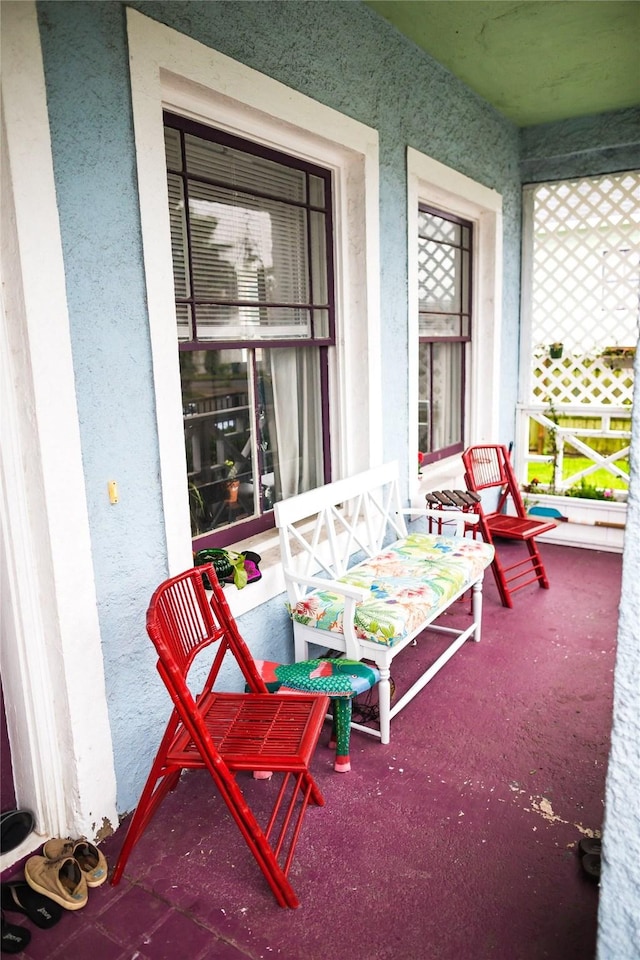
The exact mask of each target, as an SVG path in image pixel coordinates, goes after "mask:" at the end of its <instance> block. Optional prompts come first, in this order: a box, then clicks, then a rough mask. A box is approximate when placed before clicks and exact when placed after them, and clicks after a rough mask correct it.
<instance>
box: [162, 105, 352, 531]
mask: <svg viewBox="0 0 640 960" xmlns="http://www.w3.org/2000/svg"><path fill="white" fill-rule="evenodd" d="M165 149H166V158H167V177H168V192H169V208H170V220H171V241H172V254H173V272H174V284H175V293H176V316H177V322H178V340H179V352H180V375H181V384H182V405H183V418H184V433H185V444H186V454H187V471H188V483H189V504H190V512H191V527H192V535H193V537H194V538H197V541H196V543H197V546H198V547H201V546H205V545H211V544H215V543H218V544H220V543H225V542H227V543H228V542H231V541H232V540H237V539H240V538H241V537H243V536H247V535H249V534H251V533H256V532H258V531H259V530H261V529H265V528H266V527H268V526H270V525H272V523H273V520H272V513H271V509H272V507H273V503H274V502H275V501H276V500H281V499H285V498H286V497H290V496H293V495H294V494H297V493H301V492H303V491H305V490H309V489H311V488H313V487H317V486H319V485H321V484H322V483H324V482H325V481H326V480H327V479H329V474H330V469H329V435H328V434H329V430H328V397H327V389H328V350H329V348H330V347H331V346H332V345H333V344H334V329H335V317H334V298H333V266H332V246H333V241H332V222H331V209H332V199H331V174H330V172H329V171H327V170H325V169H323V168H321V167H316V166H314V165H312V164H309V163H306V162H303V161H301V160H298V159H296V158H293V157H289V156H286V155H284V154H281V153H278V152H275V151H272V150H268V149H266V148H264V147H261V146H258V145H257V144H254V143H251V142H247V141H244V140H241V139H239V138H237V137H234V136H231V135H229V134H226V133H224V132H221V131H218V130H214V129H211V128H209V127H206V126H203V125H201V124H196V123H194V122H192V121H189V120H186V119H184V118H181V117H176V116H173V115H170V114H166V115H165Z"/></svg>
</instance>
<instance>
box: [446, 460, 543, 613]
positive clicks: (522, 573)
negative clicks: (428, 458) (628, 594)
mask: <svg viewBox="0 0 640 960" xmlns="http://www.w3.org/2000/svg"><path fill="white" fill-rule="evenodd" d="M462 462H463V464H464V468H465V483H466V485H467V488H468V489H469V490H472V491H473V492H474V493H479V494H482V492H483V491H487V490H491V489H494V490H495V491H496V503H495V506H494V505H492V509H490V510H486V509H485V507H484V505H483V503H482V500H481V501H480V502H479V503H478V504H477V505H476V511H477V513H478V515H479V518H480V519H479V521H478V527H479V530H480V533H481V534H482V537H483V539H484V540H486V541H487V542H488V543H493V545H494V547H495V542H494V537H497V538H498V539H500V538H503V539H506V540H518V541H520V542H522V543H524V544H526V547H527V555H526V557H524V558H522V559H520V560H517V561H516V562H515V563H510V564H509V565H508V566H503V564H502V562H501V559H500V555H499V553H498V550H497V549H496V553H495V557H494V560H493V563H492V564H491V568H492V570H493V575H494V578H495V581H496V586H497V587H498V591H499V593H500V598H501V600H502V603H503V605H504V606H505V607H512V606H513V603H512V601H511V594H512V593H514V592H515V591H516V590H521V589H522V587H526V586H527V585H528V584H530V583H535V582H536V581H537V583H538V585H539V586H540V587H544V589H548V588H549V581H548V579H547V574H546V571H545V568H544V564H543V562H542V557H541V556H540V551H539V549H538V545H537V543H536V540H535V538H536V537H539V536H540V535H541V534H543V533H546V532H547V531H548V530H553V529H554V527H555V526H556V525H555V523H554V522H553V521H550V522H549V521H541V520H535V519H533V517H529V516H527V512H526V510H525V507H524V502H523V500H522V495H521V493H520V487H519V485H518V481H517V480H516V476H515V473H514V471H513V467H512V465H511V460H510V459H509V453H508V451H507V448H506V447H504V446H500V445H498V444H484V445H478V446H474V447H468V448H467V449H466V450H465V452H464V453H463V454H462ZM507 510H510V511H511V510H513V511H515V513H511V512H506V511H507Z"/></svg>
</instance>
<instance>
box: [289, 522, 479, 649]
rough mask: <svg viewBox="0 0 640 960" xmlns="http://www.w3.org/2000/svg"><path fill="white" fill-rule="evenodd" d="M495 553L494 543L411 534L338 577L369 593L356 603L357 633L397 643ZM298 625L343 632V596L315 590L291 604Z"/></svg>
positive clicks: (445, 603)
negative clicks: (365, 597) (363, 588)
mask: <svg viewBox="0 0 640 960" xmlns="http://www.w3.org/2000/svg"><path fill="white" fill-rule="evenodd" d="M493 556H494V548H493V546H492V545H491V544H488V543H484V542H483V541H482V540H473V539H469V538H463V537H442V536H437V535H436V534H427V533H413V534H410V535H409V536H408V537H406V538H405V539H403V540H398V541H397V542H396V543H394V544H392V545H391V546H390V547H388V548H387V549H386V550H385V551H384V552H383V553H379V554H377V556H375V557H372V558H371V559H367V560H365V561H363V562H362V563H360V564H358V565H357V566H355V567H353V568H352V569H351V570H349V571H348V572H347V573H346V574H345V575H344V576H342V577H340V578H339V580H340V582H341V583H348V584H351V585H353V586H358V587H366V588H367V589H368V590H369V592H370V594H371V596H370V598H367V599H366V600H364V601H363V602H362V603H358V604H356V612H355V629H356V635H357V636H358V637H360V638H361V639H363V640H372V641H374V642H375V643H382V644H384V645H385V646H388V647H393V646H394V645H395V644H397V643H399V642H400V641H401V640H403V639H404V638H405V637H406V636H408V635H409V634H411V633H413V632H414V631H415V630H417V629H418V627H419V626H420V624H422V623H426V622H427V621H428V620H429V621H431V620H433V619H435V617H436V616H437V615H438V613H441V612H442V611H443V610H445V609H446V607H447V606H448V605H449V603H450V601H451V600H452V598H453V597H454V596H455V595H456V594H457V593H458V592H459V591H460V590H462V588H463V587H464V586H465V585H466V584H468V585H470V584H472V583H474V582H475V580H477V579H478V577H479V576H480V574H481V573H482V571H483V570H484V569H485V568H486V567H488V566H489V564H490V563H491V561H492V560H493ZM290 612H291V616H292V618H293V619H294V620H295V621H297V622H298V623H302V624H304V625H305V626H308V627H317V628H318V629H319V630H327V631H329V632H333V633H342V632H343V627H342V619H343V614H344V597H342V596H340V595H339V594H337V593H334V592H333V591H331V590H315V591H313V592H312V593H309V594H307V596H306V597H305V598H304V599H303V600H300V601H299V603H297V604H296V605H295V606H294V607H293V608H291V611H290Z"/></svg>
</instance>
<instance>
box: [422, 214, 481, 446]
mask: <svg viewBox="0 0 640 960" xmlns="http://www.w3.org/2000/svg"><path fill="white" fill-rule="evenodd" d="M471 245H472V225H471V224H470V223H468V222H467V221H464V220H461V219H459V218H457V217H454V216H452V215H451V214H445V213H443V212H441V211H438V210H435V209H433V208H430V207H427V206H425V205H423V204H420V206H419V209H418V334H419V347H418V352H419V368H418V385H419V386H418V390H419V394H418V431H419V432H418V438H419V439H418V443H419V447H420V451H421V452H422V454H423V456H424V461H425V462H433V461H435V460H440V459H442V458H444V457H447V456H451V455H452V454H454V453H458V452H460V451H462V449H463V446H464V409H465V384H466V369H467V351H468V350H469V343H470V340H471V302H472V300H471V255H472V246H471Z"/></svg>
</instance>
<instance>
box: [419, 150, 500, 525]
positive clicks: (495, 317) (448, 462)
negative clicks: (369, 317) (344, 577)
mask: <svg viewBox="0 0 640 960" xmlns="http://www.w3.org/2000/svg"><path fill="white" fill-rule="evenodd" d="M420 203H425V204H427V205H428V206H430V207H435V208H437V209H438V210H442V211H443V213H453V214H455V215H456V216H459V217H462V218H463V219H465V220H468V221H470V222H471V223H472V224H473V228H474V241H473V266H472V278H473V279H472V283H473V291H472V318H473V321H472V322H473V329H472V331H471V362H470V364H469V366H468V372H467V377H468V381H467V390H466V405H465V417H464V421H465V437H464V444H465V446H468V445H469V444H472V443H482V442H489V443H495V442H496V437H497V435H498V424H499V412H500V403H499V401H500V391H499V388H498V385H499V383H500V340H501V321H502V196H501V194H499V193H498V192H497V191H495V190H491V189H490V188H489V187H485V186H484V185H483V184H481V183H477V182H476V181H475V180H472V179H471V178H470V177H467V176H465V175H464V174H462V173H459V172H458V171H457V170H453V169H452V168H451V167H448V166H446V165H445V164H443V163H440V162H439V161H437V160H434V159H432V158H431V157H428V156H427V155H426V154H424V153H421V152H420V151H419V150H415V149H414V148H413V147H408V148H407V225H408V250H409V267H408V274H409V277H408V279H409V316H408V329H409V343H413V344H415V345H416V349H414V350H410V351H409V436H410V437H414V438H415V457H416V460H417V455H418V394H419V389H418V350H417V344H418V338H419V333H418V308H419V303H418V299H419V298H418V205H419V204H420ZM416 469H417V463H416ZM461 483H462V466H461V461H460V457H459V455H458V454H455V455H454V456H452V457H448V458H446V459H444V460H439V461H436V462H435V463H429V464H428V465H427V467H426V468H425V472H424V474H423V476H422V479H421V480H420V482H416V483H415V485H414V489H413V490H412V499H413V502H414V503H415V505H416V506H417V505H420V506H424V496H423V494H424V491H426V490H438V489H447V488H450V487H452V486H453V487H455V486H460V484H461Z"/></svg>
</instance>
